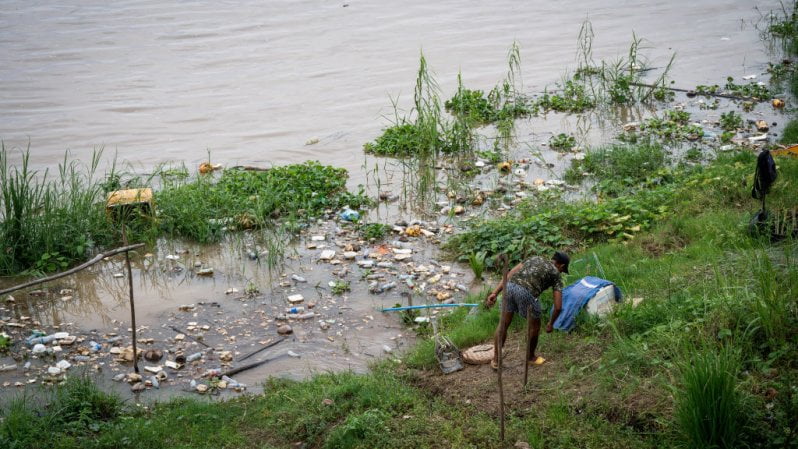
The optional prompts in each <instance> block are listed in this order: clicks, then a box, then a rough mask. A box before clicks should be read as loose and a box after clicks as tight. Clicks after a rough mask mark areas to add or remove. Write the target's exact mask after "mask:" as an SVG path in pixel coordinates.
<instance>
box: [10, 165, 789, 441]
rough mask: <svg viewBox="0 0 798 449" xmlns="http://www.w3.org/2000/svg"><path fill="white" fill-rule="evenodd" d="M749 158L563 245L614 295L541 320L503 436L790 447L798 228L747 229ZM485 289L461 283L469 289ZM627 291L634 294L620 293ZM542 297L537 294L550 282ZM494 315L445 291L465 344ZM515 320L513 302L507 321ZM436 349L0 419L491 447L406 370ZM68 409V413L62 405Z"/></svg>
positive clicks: (783, 186)
mask: <svg viewBox="0 0 798 449" xmlns="http://www.w3.org/2000/svg"><path fill="white" fill-rule="evenodd" d="M753 162H754V156H753V155H752V154H749V153H739V154H732V155H729V156H724V157H722V158H721V159H720V160H718V161H716V162H715V163H713V164H711V165H709V166H707V167H706V168H702V169H698V170H695V171H691V172H689V173H687V174H685V177H684V178H680V182H679V183H678V185H679V186H680V187H679V188H678V189H676V190H675V191H673V192H671V193H670V194H669V195H670V196H668V198H667V199H668V202H669V203H670V204H671V205H672V206H671V207H672V208H673V209H671V210H677V211H678V212H679V213H678V214H669V215H662V216H660V217H659V219H658V220H657V221H656V222H654V223H652V224H651V225H650V226H649V227H648V228H649V230H648V231H641V232H639V233H638V235H636V236H634V237H633V238H631V239H625V240H624V241H618V242H604V243H598V244H591V245H589V246H585V247H584V249H583V250H582V251H580V252H574V253H572V258H571V260H572V262H571V273H572V274H571V275H569V276H568V277H567V279H566V280H567V282H569V283H570V282H573V281H575V280H577V279H579V278H581V277H582V276H585V275H596V276H600V277H604V278H607V279H611V280H613V281H614V282H616V283H617V284H618V286H619V287H620V288H621V289H622V291H623V292H624V295H625V297H626V298H627V301H626V302H625V303H624V304H623V305H621V306H620V307H618V308H617V309H616V310H615V311H614V312H613V313H611V314H610V315H609V316H608V317H607V318H606V319H596V318H590V317H585V316H581V317H580V318H579V320H578V325H577V328H576V329H575V330H574V331H573V332H571V333H569V334H561V333H554V334H544V335H543V336H542V339H541V351H543V352H544V353H545V354H546V355H547V357H548V358H550V359H551V360H552V363H551V364H550V365H549V368H548V371H547V374H546V375H545V376H542V377H535V378H534V379H535V380H534V383H533V387H532V388H533V390H531V391H530V392H528V393H526V394H528V395H529V397H533V398H534V402H533V403H532V405H531V406H529V407H525V408H523V409H511V410H510V412H509V414H508V427H507V429H508V442H511V443H512V442H515V441H527V442H529V443H531V444H532V445H533V446H534V447H608V446H613V447H628V448H654V447H710V446H711V445H713V444H714V445H715V446H716V447H765V448H770V447H774V448H775V447H794V445H795V441H796V440H795V438H794V435H795V432H797V431H798V426H796V423H795V421H794V416H795V412H796V411H798V394H796V388H798V372H796V367H795V365H794V361H795V360H796V359H798V346H797V345H796V344H795V338H794V337H795V335H798V325H797V324H796V323H798V242H795V241H784V242H781V243H779V244H777V245H774V244H772V243H770V242H768V241H765V240H761V239H758V238H755V237H751V236H749V235H748V233H747V222H748V218H749V217H750V214H751V213H752V211H753V210H754V209H755V208H756V207H757V205H756V204H755V202H754V201H753V200H751V199H750V197H749V195H750V191H749V189H750V181H751V176H752V167H753ZM777 162H778V165H779V170H780V177H779V179H778V181H777V183H776V184H774V187H773V191H772V194H771V196H770V197H769V204H771V205H772V207H774V208H782V207H794V206H795V205H796V202H798V199H796V198H795V197H794V195H793V192H794V187H795V183H796V182H798V161H795V160H792V159H783V158H779V159H777ZM741 180H743V181H745V182H741ZM638 196H639V195H638ZM621 200H628V198H626V197H619V198H618V199H617V201H621ZM531 210H533V209H530V210H529V211H527V213H529V212H531ZM530 217H533V215H530ZM541 223H543V222H541ZM485 226H491V224H490V222H488V223H486V224H485ZM522 237H523V235H522ZM491 286H492V285H490V284H489V283H488V285H487V286H486V287H488V288H489V287H491ZM486 291H487V290H485V291H483V292H481V293H479V294H475V295H473V296H471V297H468V298H466V300H467V301H469V302H471V301H473V302H479V301H481V300H482V299H483V298H484V295H485V293H486ZM632 298H643V300H642V302H640V304H639V305H637V306H632V304H631V302H632V301H631V299H632ZM541 300H542V302H543V305H544V310H548V309H549V308H550V307H551V303H552V299H551V294H550V293H546V294H544V295H543V296H542V298H541ZM545 316H546V314H544V321H545V320H546V318H545ZM497 324H498V307H494V308H492V309H491V310H483V309H480V310H476V311H475V312H474V313H469V310H466V309H458V310H456V311H454V312H453V313H451V314H448V315H445V317H444V318H442V319H441V321H440V326H439V329H440V331H441V332H443V333H444V334H445V335H447V336H448V337H449V338H451V339H452V341H453V342H454V343H455V344H457V345H458V346H459V347H461V348H465V347H468V346H470V345H473V344H479V343H483V342H485V341H488V340H489V339H490V338H491V336H492V335H493V333H494V331H495V328H496V325H497ZM523 326H524V323H523V320H515V323H514V324H513V326H512V327H511V329H512V331H511V332H512V335H511V339H513V338H515V339H516V340H517V339H518V338H519V337H518V335H519V334H521V333H522V332H523ZM727 351H729V352H727ZM435 367H436V361H435V356H434V344H433V342H432V340H431V339H429V338H422V339H421V341H420V342H419V344H418V345H417V346H416V347H415V348H413V349H412V350H411V351H410V352H409V353H408V354H407V355H406V356H404V363H402V364H401V365H400V364H396V362H393V361H390V360H389V361H384V362H382V363H381V364H378V365H376V366H374V367H373V369H372V371H371V372H370V373H369V374H366V375H356V374H353V373H349V372H344V373H338V374H320V375H317V376H315V377H313V378H312V379H309V380H307V381H304V382H293V381H287V380H278V379H272V380H270V381H269V382H267V384H266V387H265V389H264V392H263V394H261V395H254V396H251V397H243V398H237V399H233V400H229V401H223V402H220V403H215V402H207V401H206V400H205V399H204V398H199V399H196V400H174V401H170V402H168V403H164V404H158V405H156V406H154V407H152V408H150V409H148V410H143V409H140V408H139V409H135V408H131V407H122V406H120V405H119V402H118V400H117V399H113V398H112V397H107V396H104V395H102V394H99V393H97V392H96V390H95V389H93V388H92V387H90V386H87V384H85V383H82V384H79V386H80V388H77V387H75V386H74V385H69V384H68V385H67V386H66V387H61V388H65V391H66V392H67V393H66V394H60V395H58V394H56V395H54V396H52V397H54V398H56V399H53V400H52V402H49V403H48V402H44V403H41V402H35V401H32V400H31V399H28V400H27V401H17V402H16V403H14V404H13V405H12V406H10V407H7V408H6V409H4V410H3V411H2V417H3V420H2V422H1V423H0V436H2V438H5V440H2V442H3V443H4V444H5V446H9V445H13V446H10V447H18V448H31V447H55V448H61V447H63V448H67V447H100V448H102V447H122V448H125V447H199V448H202V447H289V446H291V445H292V444H294V443H296V442H304V443H305V444H306V445H307V446H308V447H335V448H337V447H352V448H358V447H389V448H392V447H397V448H399V447H473V448H477V447H479V448H498V447H504V446H505V445H502V444H500V443H499V442H498V440H497V438H496V435H497V434H498V427H497V420H496V419H495V416H489V415H487V414H486V413H485V412H484V410H482V409H481V408H480V404H479V403H478V402H474V403H472V404H468V403H465V402H463V401H455V402H451V401H450V400H447V399H445V397H443V396H441V395H438V394H436V393H434V392H431V391H428V390H426V387H423V386H421V385H423V383H422V384H419V383H418V380H417V376H418V375H419V374H418V372H417V371H415V370H423V369H436V368H435ZM469 369H472V370H473V369H474V368H469ZM488 383H490V381H489V380H488ZM464 388H471V387H466V386H464ZM774 392H775V393H774ZM465 393H469V392H465V391H464V394H465ZM76 397H77V398H78V399H77V400H76V399H75V398H76ZM109 398H110V399H109ZM53 404H58V405H53ZM59 413H61V414H59ZM67 418H68V421H69V423H74V424H66V423H63V421H60V420H61V419H64V420H66V419H67ZM44 429H48V431H45V430H44ZM209 429H212V431H209ZM791 445H792V446H791ZM5 446H4V447H5Z"/></svg>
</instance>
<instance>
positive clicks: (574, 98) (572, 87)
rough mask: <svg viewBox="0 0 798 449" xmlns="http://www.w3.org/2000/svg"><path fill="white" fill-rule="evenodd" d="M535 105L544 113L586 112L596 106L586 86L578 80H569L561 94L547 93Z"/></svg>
mask: <svg viewBox="0 0 798 449" xmlns="http://www.w3.org/2000/svg"><path fill="white" fill-rule="evenodd" d="M535 105H536V106H537V107H538V108H540V109H542V110H543V111H555V112H570V113H577V112H584V111H586V110H588V109H592V108H594V107H595V106H596V101H595V100H594V99H593V98H592V97H591V96H590V95H588V91H587V90H586V89H585V86H584V85H583V84H582V83H580V82H579V81H577V80H573V79H571V80H567V81H565V83H564V84H563V88H562V90H561V91H560V93H549V92H548V91H545V92H544V93H543V95H542V96H541V97H540V99H539V100H538V101H537V102H535Z"/></svg>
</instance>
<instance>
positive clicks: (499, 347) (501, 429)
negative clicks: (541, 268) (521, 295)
mask: <svg viewBox="0 0 798 449" xmlns="http://www.w3.org/2000/svg"><path fill="white" fill-rule="evenodd" d="M499 260H501V261H502V262H503V264H504V273H503V274H502V292H504V293H503V294H504V295H505V297H506V294H507V292H506V291H505V289H506V288H507V270H508V269H509V260H508V258H507V255H506V254H501V255H500V256H499ZM505 307H506V306H505V301H504V299H502V307H501V310H500V311H499V335H498V338H497V339H498V341H497V342H496V346H497V350H498V352H497V356H496V358H497V362H498V365H499V366H498V369H497V370H496V373H497V375H498V383H499V439H500V440H501V441H504V385H503V384H502V350H503V349H504V334H505V332H507V331H506V330H505V328H504V309H505Z"/></svg>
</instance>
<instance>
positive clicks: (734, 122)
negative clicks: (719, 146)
mask: <svg viewBox="0 0 798 449" xmlns="http://www.w3.org/2000/svg"><path fill="white" fill-rule="evenodd" d="M720 127H721V129H722V130H724V131H729V132H731V131H736V130H738V129H740V128H742V127H743V117H742V116H741V115H740V114H738V113H736V112H734V111H729V112H724V113H722V114H720Z"/></svg>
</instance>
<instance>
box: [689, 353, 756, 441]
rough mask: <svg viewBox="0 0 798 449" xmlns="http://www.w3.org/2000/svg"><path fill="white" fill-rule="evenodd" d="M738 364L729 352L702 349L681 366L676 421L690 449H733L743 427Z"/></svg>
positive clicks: (733, 355) (736, 359) (742, 405)
mask: <svg viewBox="0 0 798 449" xmlns="http://www.w3.org/2000/svg"><path fill="white" fill-rule="evenodd" d="M739 369H740V361H739V358H738V357H737V355H736V354H734V352H733V351H731V350H730V349H722V350H720V351H714V350H711V349H704V350H701V351H699V352H697V353H696V354H695V355H693V356H692V357H690V358H688V359H687V360H686V361H685V362H684V363H683V364H682V366H681V387H680V388H679V389H678V390H677V393H676V411H675V417H676V422H677V425H678V431H679V434H680V436H681V438H682V440H683V441H684V443H685V445H686V446H687V447H689V448H695V449H699V448H702V449H703V448H718V449H721V448H734V447H737V445H736V443H737V441H738V437H739V435H740V433H741V432H742V430H743V426H744V424H745V420H744V416H745V413H746V412H745V407H744V401H743V397H742V393H741V392H740V390H739V389H738V387H737V372H738V371H739Z"/></svg>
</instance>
